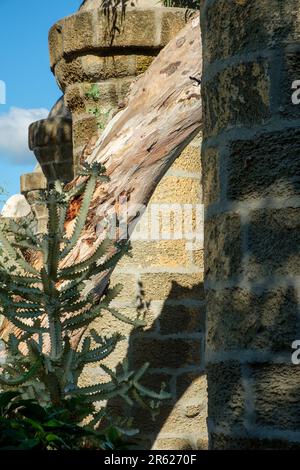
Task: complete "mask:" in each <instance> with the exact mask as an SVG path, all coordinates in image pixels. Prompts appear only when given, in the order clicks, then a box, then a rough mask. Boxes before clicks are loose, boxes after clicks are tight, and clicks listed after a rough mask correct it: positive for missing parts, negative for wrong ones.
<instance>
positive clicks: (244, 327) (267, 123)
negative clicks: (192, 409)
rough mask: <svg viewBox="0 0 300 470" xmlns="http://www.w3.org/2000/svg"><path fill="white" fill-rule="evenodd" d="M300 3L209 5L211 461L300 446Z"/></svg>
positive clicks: (206, 154)
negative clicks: (295, 99)
mask: <svg viewBox="0 0 300 470" xmlns="http://www.w3.org/2000/svg"><path fill="white" fill-rule="evenodd" d="M299 8H300V1H299V0H285V1H284V2H283V1H281V0H230V1H229V0H206V1H205V0H203V1H202V6H201V10H202V11H201V23H202V34H203V50H204V74H203V106H204V111H203V116H204V143H203V147H202V149H203V150H202V164H203V174H204V182H203V185H204V200H205V205H206V210H205V220H206V222H205V274H206V281H205V287H206V291H207V303H208V314H207V315H208V316H207V330H208V331H207V346H206V361H207V374H208V398H209V401H208V414H209V420H208V424H209V434H210V447H211V448H212V449H227V448H233V449H240V448H262V449H271V448H294V447H299V444H300V414H299V410H300V388H299V374H300V369H299V366H296V365H293V364H292V362H291V355H292V352H293V350H292V347H291V345H292V342H293V341H294V340H296V339H299V338H300V330H299V326H300V323H299V296H300V286H299V275H300V251H299V246H300V244H299V242H300V230H299V229H300V222H299V221H300V210H299V207H300V198H299V190H300V186H299V181H300V180H299V172H300V166H299V148H298V147H299V132H300V128H299V112H300V108H299V107H297V106H294V105H293V104H292V101H291V94H292V91H291V86H292V82H293V81H294V80H297V79H298V80H299V78H300V65H299V64H300V62H299V54H300V41H299V40H300V27H299Z"/></svg>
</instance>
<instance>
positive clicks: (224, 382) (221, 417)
mask: <svg viewBox="0 0 300 470" xmlns="http://www.w3.org/2000/svg"><path fill="white" fill-rule="evenodd" d="M207 383H208V390H209V393H208V416H209V418H210V419H211V420H212V421H213V423H214V424H215V425H216V426H222V428H223V429H228V430H230V429H231V428H232V426H235V427H236V428H237V427H239V428H241V429H242V428H243V426H244V425H243V420H244V412H245V396H244V390H243V386H242V374H241V369H240V365H239V363H238V362H224V363H219V364H208V365H207Z"/></svg>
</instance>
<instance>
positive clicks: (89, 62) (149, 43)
mask: <svg viewBox="0 0 300 470" xmlns="http://www.w3.org/2000/svg"><path fill="white" fill-rule="evenodd" d="M185 15H186V11H185V9H177V8H148V9H138V8H134V9H132V8H128V9H127V10H126V14H125V18H123V20H121V18H120V17H119V20H118V30H117V32H116V33H115V35H114V36H113V38H112V37H111V35H110V32H109V31H110V29H109V25H108V24H107V19H106V17H105V16H104V15H103V11H102V10H101V9H92V10H89V11H82V12H79V13H77V14H76V15H72V16H70V17H68V18H65V19H63V20H61V21H59V22H58V23H57V24H56V25H54V26H53V27H52V29H51V31H50V36H49V41H50V54H51V66H52V70H53V72H54V73H55V76H56V79H57V81H58V82H59V84H60V86H61V88H62V89H63V91H64V93H65V103H66V104H67V106H68V108H69V109H70V111H71V113H72V118H73V145H74V164H75V166H76V164H77V163H78V159H79V157H80V155H81V153H82V150H83V148H84V146H85V145H86V144H87V142H88V141H89V139H90V138H91V137H92V136H96V135H99V133H101V132H102V129H103V128H104V126H105V125H106V123H107V121H108V120H109V119H110V117H111V116H112V115H113V114H114V113H115V112H116V111H117V110H118V109H121V108H122V106H123V100H124V98H125V95H126V93H127V91H128V88H129V86H130V84H131V83H132V81H133V80H134V79H135V77H136V76H137V75H139V74H141V73H143V72H144V71H145V70H146V69H147V67H148V66H149V64H150V63H151V61H152V60H153V59H154V58H155V57H156V55H157V54H158V52H159V51H160V50H161V49H162V47H164V46H165V45H166V44H167V43H168V41H169V40H170V39H171V38H172V37H174V35H176V34H177V32H178V31H179V30H180V29H181V28H183V27H184V25H185ZM199 146H200V143H199V139H196V140H195V141H194V142H193V143H192V144H191V145H190V146H188V148H187V149H186V150H185V151H184V152H183V154H182V156H181V157H180V158H179V159H178V160H177V161H176V162H175V164H174V165H173V166H172V168H171V169H170V171H169V172H168V174H167V175H166V176H165V178H163V180H162V181H161V183H160V184H159V186H158V188H157V190H156V191H155V193H154V195H153V197H152V200H151V202H150V204H149V208H148V210H147V212H146V213H145V215H144V217H143V219H142V221H141V222H140V228H137V230H136V231H135V235H134V237H133V238H135V239H134V240H133V241H132V253H133V258H127V257H125V258H124V259H123V260H122V261H121V262H120V263H119V265H118V266H117V268H116V270H115V273H114V275H113V276H112V279H111V285H114V284H115V283H122V284H123V286H124V289H123V292H122V293H121V294H120V296H119V298H118V300H117V301H116V302H115V306H116V307H118V309H119V310H120V312H121V313H124V314H126V315H129V316H131V317H133V316H135V315H136V298H137V296H138V294H139V293H140V291H141V290H143V291H144V300H145V301H151V304H150V307H149V311H148V312H147V315H146V320H147V328H146V330H145V331H144V332H142V333H141V332H139V333H138V332H133V331H132V329H131V328H130V327H129V326H128V325H124V324H122V323H120V322H117V321H115V320H113V319H111V318H110V317H106V318H104V320H103V319H99V320H97V321H96V322H95V325H94V326H95V327H96V328H98V330H99V331H100V332H102V333H104V334H108V335H109V334H111V333H112V332H113V331H116V330H118V331H121V332H122V333H123V334H125V335H126V336H127V338H128V339H127V340H126V341H123V342H122V343H121V344H120V347H119V348H118V350H117V351H116V352H115V353H114V354H113V355H112V356H110V357H109V365H110V367H114V366H115V365H116V364H117V363H118V362H120V361H122V360H123V359H124V357H126V356H127V357H128V359H129V363H130V366H131V367H132V368H137V367H138V366H140V365H141V364H144V363H145V362H146V361H149V362H150V363H151V369H150V371H149V375H148V379H147V380H148V382H149V385H150V386H151V387H153V388H155V389H157V388H159V387H160V383H161V382H162V381H165V382H166V384H167V387H168V389H169V390H170V391H171V393H172V399H171V400H170V401H169V402H168V403H165V404H164V405H163V409H162V413H161V414H160V416H159V417H158V419H157V421H156V422H153V421H151V417H150V414H149V413H146V412H144V411H143V410H142V409H141V408H139V409H136V410H135V409H134V410H132V409H131V410H127V411H128V413H129V415H131V414H133V415H134V416H135V418H136V422H135V424H136V425H137V426H138V427H139V428H140V429H141V435H142V437H143V438H144V443H143V446H144V448H146V447H151V446H154V448H158V449H167V448H169V449H185V448H191V447H193V448H197V447H200V448H203V447H205V446H206V445H207V432H206V382H205V376H204V369H203V349H204V345H203V338H204V322H205V305H204V295H203V283H202V281H203V247H202V236H201V233H202V201H201V196H202V195H201V185H200V175H201V167H200V152H199ZM161 204H164V206H163V207H162V208H161V207H160V205H161ZM174 205H175V206H174ZM160 208H161V209H162V210H167V214H166V215H167V218H169V221H168V222H167V225H170V220H173V219H174V217H176V216H174V214H173V215H172V211H174V210H175V214H177V216H179V218H180V222H179V223H180V224H181V225H182V224H183V223H184V211H185V213H186V215H187V218H186V219H185V224H186V227H188V223H189V221H191V226H192V227H191V228H192V229H193V230H194V233H196V234H198V236H199V237H198V240H193V239H191V240H190V239H189V238H188V237H187V238H184V236H183V237H182V236H181V237H179V239H175V240H173V239H165V240H164V239H161V238H162V234H161V230H159V233H158V237H156V238H155V239H153V237H152V236H151V227H153V217H159V213H158V212H157V211H159V209H160ZM169 210H171V212H169ZM151 218H152V225H151ZM171 225H172V224H171ZM182 226H183V225H182ZM167 228H168V227H167V226H166V225H165V226H164V230H166V229H167ZM139 230H140V232H141V233H142V236H141V238H140V239H138V236H137V234H138V231H139ZM185 232H188V228H186V230H185ZM141 283H142V288H141V286H140V284H141ZM100 373H101V371H100V369H99V367H98V366H95V367H87V368H86V369H85V371H84V373H83V376H82V383H84V384H86V385H88V384H91V383H93V381H94V379H95V377H97V379H99V374H100ZM109 406H110V408H111V409H113V408H114V407H115V406H116V404H115V403H110V404H109ZM118 406H119V405H118ZM116 413H119V414H120V413H122V414H124V408H122V407H121V409H120V408H119V407H117V408H116Z"/></svg>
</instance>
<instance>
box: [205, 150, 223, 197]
mask: <svg viewBox="0 0 300 470" xmlns="http://www.w3.org/2000/svg"><path fill="white" fill-rule="evenodd" d="M201 158H202V166H203V175H202V184H203V202H204V204H206V205H209V204H213V203H214V202H216V201H218V199H219V198H220V168H219V165H220V162H219V153H218V150H217V149H215V148H209V149H207V150H204V151H203V152H202V157H201Z"/></svg>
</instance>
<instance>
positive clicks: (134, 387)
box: [0, 163, 169, 428]
mask: <svg viewBox="0 0 300 470" xmlns="http://www.w3.org/2000/svg"><path fill="white" fill-rule="evenodd" d="M105 173H106V170H105V168H104V167H103V166H102V165H100V164H98V163H93V164H91V165H89V164H87V163H85V164H84V165H83V166H82V168H81V171H80V175H81V179H80V181H81V182H80V183H79V184H78V185H77V186H72V185H68V186H67V187H63V186H62V184H61V182H60V181H56V182H55V184H54V187H52V188H50V189H49V190H48V191H45V193H44V194H43V195H42V197H41V200H40V203H41V204H46V207H47V209H48V230H47V233H46V234H38V233H36V230H35V228H36V226H35V224H36V221H35V220H27V219H26V220H25V221H22V223H20V224H18V223H16V222H15V221H13V220H10V221H6V222H5V223H2V228H1V230H0V242H1V246H2V249H3V256H2V258H1V260H0V281H1V287H0V301H1V310H2V311H1V313H2V314H3V315H4V317H6V318H7V319H8V320H9V321H10V322H11V323H12V324H13V325H14V326H15V327H16V328H17V329H18V330H17V332H16V333H11V334H10V335H9V338H8V339H7V340H6V341H5V344H6V348H7V357H6V361H5V364H3V365H2V374H1V375H0V384H1V385H2V386H8V387H19V388H20V390H21V389H22V390H26V388H27V389H29V388H31V389H32V388H35V387H36V390H37V393H36V396H43V401H45V402H48V403H49V402H50V403H51V405H52V406H54V407H62V406H63V403H64V402H65V400H66V399H71V398H76V397H83V398H84V401H85V403H87V404H88V403H91V404H94V403H96V402H103V401H105V400H108V399H111V398H114V397H121V398H122V399H124V400H125V401H126V402H127V403H128V404H130V405H132V404H133V403H134V402H135V401H137V400H138V401H140V402H141V403H143V405H144V406H147V407H149V409H150V410H153V411H154V412H156V409H157V401H160V400H162V399H164V398H168V397H169V394H167V393H165V392H164V391H163V389H162V390H161V392H160V393H155V392H153V391H151V390H149V389H148V388H145V387H144V386H142V385H141V383H140V380H141V379H142V377H143V376H144V374H145V372H146V370H147V368H148V367H149V364H145V365H144V366H143V367H142V368H141V369H140V370H138V371H132V370H129V368H128V364H127V363H126V362H124V364H123V365H122V367H120V368H118V370H121V372H118V373H115V372H114V371H112V370H110V368H109V367H107V366H106V365H105V364H103V363H102V361H103V360H104V359H106V358H107V357H108V356H109V355H110V354H111V353H112V352H113V351H114V350H115V348H116V346H117V344H118V343H119V341H120V340H122V339H123V337H122V336H121V335H120V334H119V333H118V332H115V333H114V334H113V335H111V336H110V337H107V336H101V335H99V334H98V333H97V332H96V331H95V330H93V329H90V330H89V333H88V334H85V336H84V337H83V340H81V341H77V342H76V341H75V342H74V335H77V336H79V337H81V336H82V335H83V333H84V331H86V329H87V328H88V327H90V325H91V323H92V322H93V321H94V320H95V319H96V318H97V317H99V316H100V315H101V316H103V315H104V314H106V315H112V316H113V317H115V318H117V319H118V320H120V321H122V322H125V323H128V324H131V325H133V326H135V327H141V326H143V325H144V321H143V320H142V319H141V318H140V315H139V314H138V315H137V318H136V319H134V320H132V319H130V318H127V317H126V316H124V315H122V314H120V313H119V312H118V311H117V310H116V309H114V308H112V307H111V302H112V301H113V300H114V298H115V297H116V296H117V295H118V294H119V292H120V291H121V289H122V286H120V285H116V286H114V287H113V288H106V290H105V292H104V293H103V292H102V294H99V292H98V291H97V288H98V287H99V282H100V281H101V280H102V282H103V279H106V278H107V276H108V277H109V275H110V272H111V270H112V269H113V268H114V267H115V265H116V263H117V262H118V260H119V259H120V258H121V257H122V256H123V254H124V253H126V251H127V250H128V245H127V243H126V241H124V242H123V244H120V243H115V242H113V241H112V240H110V239H108V238H103V239H102V240H101V241H98V242H95V247H94V252H93V253H92V255H91V256H89V257H88V258H87V259H84V260H83V261H80V262H72V263H70V262H69V263H68V260H69V258H68V257H69V255H70V254H71V253H72V251H73V249H74V248H75V247H76V246H77V243H78V241H79V240H80V237H81V235H82V233H83V231H84V229H85V226H86V222H87V217H88V212H89V207H90V203H91V200H92V197H93V194H94V191H95V189H96V187H97V184H98V183H99V182H102V183H104V184H105V183H107V182H108V181H109V179H108V177H107V176H106V174H105ZM74 198H75V199H76V200H77V201H80V209H79V212H78V215H77V217H76V220H75V222H74V225H73V231H72V234H71V235H70V236H69V237H68V236H67V234H66V231H65V221H66V218H67V215H68V210H69V208H70V205H72V202H73V201H74ZM28 250H30V252H31V255H32V257H33V258H36V259H39V260H40V261H41V266H40V267H36V265H35V266H34V265H33V264H31V263H30V262H29V261H28V256H27V255H28ZM33 254H34V255H33ZM31 259H32V258H31ZM104 284H105V285H106V281H105V282H104ZM91 285H92V286H94V287H93V288H88V287H90V286H91ZM108 321H109V320H108ZM92 363H99V364H100V367H101V368H102V371H104V373H105V374H106V377H107V381H106V382H105V383H103V382H99V383H97V384H95V385H92V386H87V387H81V386H80V385H79V384H78V380H79V377H80V375H81V373H82V371H83V369H84V367H85V366H86V365H88V364H92ZM41 389H42V390H43V394H41V392H40V390H41ZM89 415H90V411H88V412H87V416H89ZM92 417H93V426H94V427H95V428H97V426H98V425H99V423H100V422H101V420H102V418H103V414H102V411H101V410H100V412H97V413H96V412H95V413H93V414H92Z"/></svg>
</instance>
